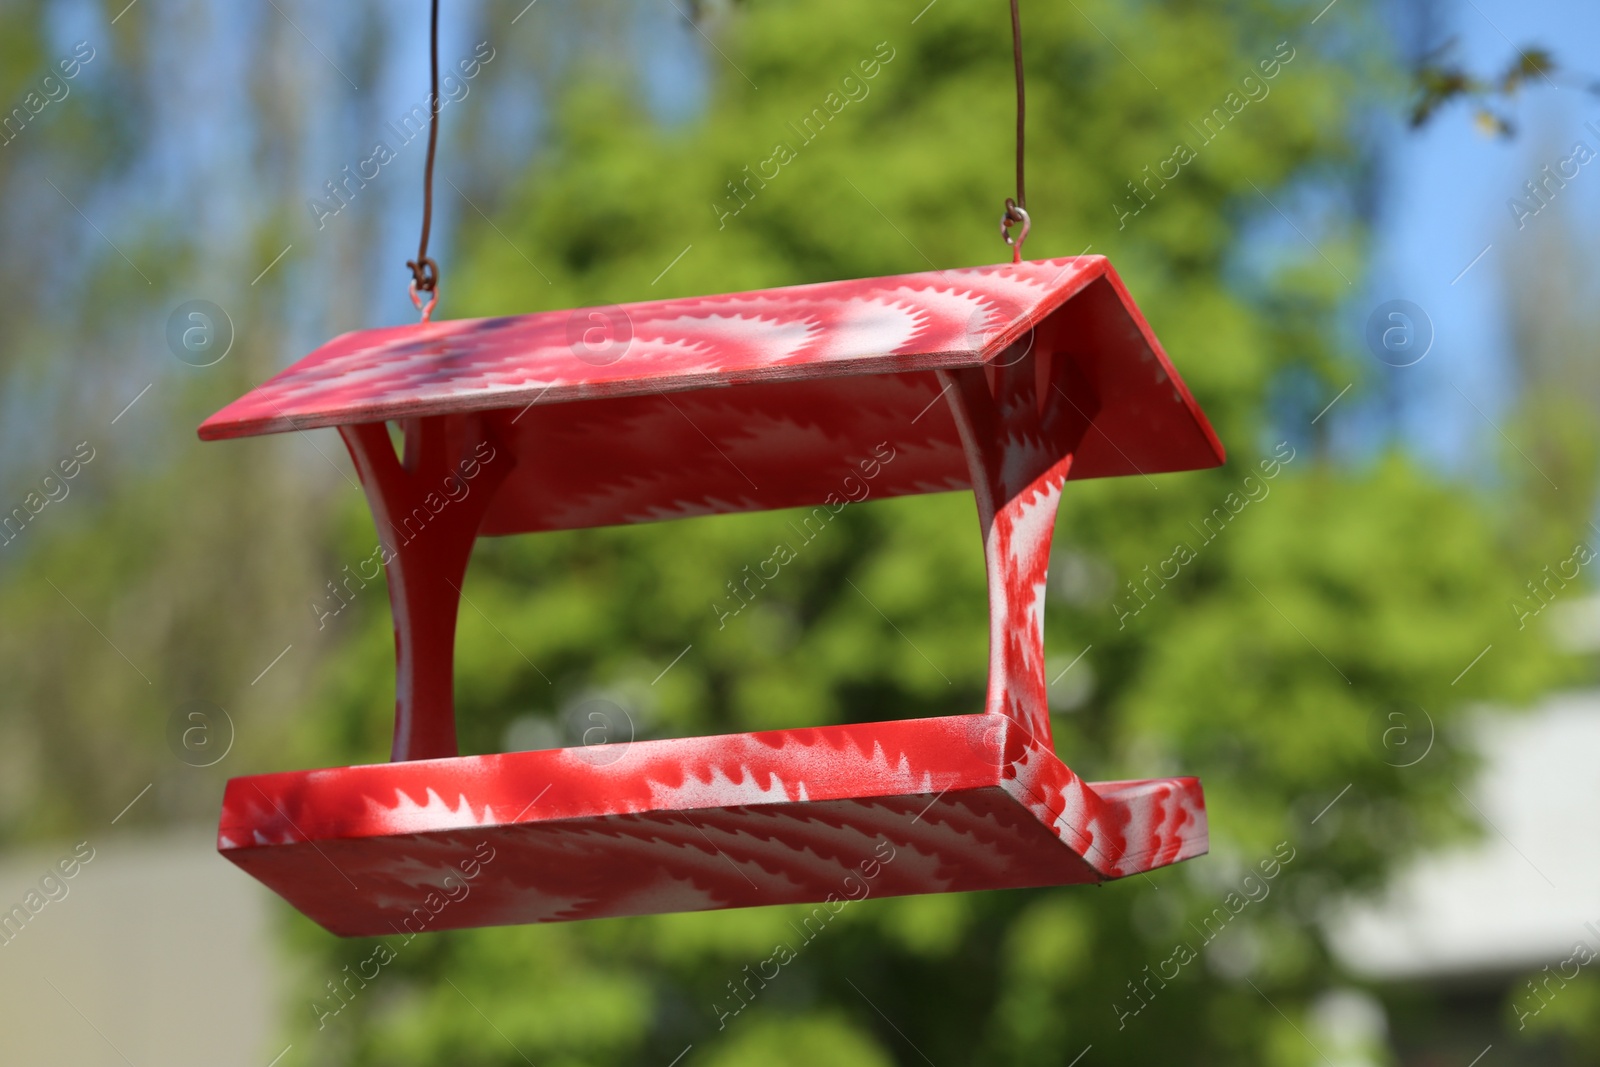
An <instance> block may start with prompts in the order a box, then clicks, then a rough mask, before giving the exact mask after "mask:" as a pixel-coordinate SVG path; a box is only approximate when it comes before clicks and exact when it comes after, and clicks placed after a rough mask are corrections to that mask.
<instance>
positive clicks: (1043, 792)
mask: <svg viewBox="0 0 1600 1067" xmlns="http://www.w3.org/2000/svg"><path fill="white" fill-rule="evenodd" d="M217 844H218V849H219V851H221V852H222V854H223V855H225V856H226V857H227V858H228V859H230V860H232V861H233V862H234V863H236V864H238V865H239V866H240V867H242V868H243V869H244V870H245V871H247V872H249V873H250V874H251V875H253V876H254V877H256V878H257V879H259V880H260V881H262V882H263V883H265V884H266V885H267V886H268V887H270V888H271V889H272V890H274V891H275V892H277V893H278V894H279V895H280V896H282V897H284V898H285V899H286V900H288V901H289V902H290V903H291V904H293V905H294V906H295V907H296V908H298V909H299V910H300V911H302V912H303V913H305V914H306V915H307V916H309V917H310V918H312V919H313V920H315V921H316V922H318V923H320V924H321V925H322V926H324V927H326V928H327V929H328V930H330V931H332V932H333V933H336V934H341V935H344V936H352V937H353V936H376V935H386V934H392V933H401V934H405V933H419V932H422V931H424V930H444V929H455V928H461V927H474V926H497V925H506V924H514V923H535V922H563V921H568V920H575V919H591V918H601V917H606V916H619V915H644V914H652V913H657V912H671V911H702V910H709V909H716V908H737V907H749V906H752V905H763V904H791V903H812V902H816V903H820V904H823V905H825V906H828V907H830V909H831V910H837V908H838V907H840V906H842V905H840V904H838V903H837V902H839V901H847V900H854V899H861V898H863V897H866V896H898V895H903V894H909V893H932V892H960V891H967V890H978V889H1009V888H1020V887H1027V886H1048V885H1067V884H1073V883H1082V882H1101V881H1107V880H1110V879H1113V878H1120V877H1124V876H1127V875H1130V874H1137V873H1141V872H1144V871H1148V870H1152V869H1154V868H1156V867H1162V866H1166V865H1168V864H1171V863H1176V862H1177V861H1179V860H1185V859H1189V858H1190V857H1192V856H1197V855H1200V854H1202V853H1204V852H1205V851H1206V847H1207V835H1206V814H1205V799H1204V796H1203V794H1202V792H1201V788H1200V783H1199V781H1198V780H1197V779H1194V778H1164V779H1155V780H1150V781H1125V782H1100V783H1093V784H1090V783H1085V782H1083V781H1082V780H1081V779H1079V778H1077V777H1076V776H1075V775H1074V774H1073V773H1072V772H1071V771H1070V770H1068V769H1067V767H1066V766H1065V765H1064V764H1063V763H1062V762H1061V761H1060V760H1059V759H1058V758H1056V756H1055V755H1054V753H1052V752H1050V751H1048V750H1045V749H1042V748H1039V747H1038V746H1033V745H1029V744H1028V743H1027V742H1026V740H1025V739H1019V738H1018V737H1017V734H1016V729H1015V727H1013V726H1010V725H1009V723H1008V722H1007V720H1004V719H1003V718H1001V717H999V716H993V715H961V716H952V717H947V718H937V719H915V720H903V721H895V722H882V723H868V724H859V725H850V726H830V727H821V728H816V729H799V730H775V731H769V732H763V733H747V734H727V735H722V736H718V737H701V738H683V739H673V740H657V741H637V742H632V743H626V744H617V743H612V744H607V745H596V746H591V747H587V748H577V749H554V750H546V751H536V752H513V753H506V754H502V755H486V756H461V757H456V758H451V759H432V760H413V761H407V762H398V763H385V764H377V765H373V766H362V767H343V768H337V769H334V770H322V771H303V772H295V773H288V774H266V775H258V776H254V777H248V778H235V779H233V780H232V781H230V782H229V783H228V788H227V793H226V796H225V797H224V800H223V811H222V821H221V827H220V829H219V832H218V842H217Z"/></svg>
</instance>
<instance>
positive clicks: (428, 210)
mask: <svg viewBox="0 0 1600 1067" xmlns="http://www.w3.org/2000/svg"><path fill="white" fill-rule="evenodd" d="M1014 3H1015V0H1013V4H1014ZM428 56H429V63H430V65H431V67H432V71H433V95H432V97H431V98H430V101H429V109H428V161H427V163H426V164H425V165H424V167H423V172H422V240H421V241H420V242H419V243H418V245H417V258H416V259H408V260H406V266H407V267H410V268H411V303H413V304H414V305H416V308H417V310H418V311H421V312H422V321H423V322H427V321H428V317H429V316H430V315H432V314H433V306H434V305H435V304H437V303H438V302H439V264H437V263H435V262H434V261H433V260H432V259H431V258H429V256H428V231H429V230H430V229H432V227H433V156H434V152H435V150H436V149H437V147H438V144H439V0H433V17H432V19H431V22H430V25H429V29H428ZM423 293H427V294H428V302H427V304H426V306H424V304H423V302H422V294H423Z"/></svg>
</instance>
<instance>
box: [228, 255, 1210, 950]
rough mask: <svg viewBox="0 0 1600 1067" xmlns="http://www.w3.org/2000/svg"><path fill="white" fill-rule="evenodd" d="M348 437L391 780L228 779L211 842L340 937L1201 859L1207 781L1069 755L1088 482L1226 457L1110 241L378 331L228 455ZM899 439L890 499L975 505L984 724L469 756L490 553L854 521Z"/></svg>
mask: <svg viewBox="0 0 1600 1067" xmlns="http://www.w3.org/2000/svg"><path fill="white" fill-rule="evenodd" d="M389 421H393V422H397V423H399V425H400V426H401V427H402V428H403V430H404V440H405V445H404V456H403V458H402V457H400V456H397V454H396V450H395V448H394V446H393V445H392V444H391V438H390V436H389V431H388V429H387V428H386V426H385V423H386V422H389ZM323 426H337V427H338V428H339V432H340V433H341V434H342V435H343V437H344V440H345V443H346V445H347V446H348V447H349V449H350V454H351V456H352V457H353V458H354V460H355V466H356V469H357V470H358V471H359V473H360V476H361V480H362V482H363V484H364V485H365V487H366V493H367V499H368V502H369V503H370V504H371V507H372V512H373V517H374V519H375V520H376V523H377V528H378V531H379V535H380V537H381V538H382V539H383V543H384V545H385V546H386V548H385V551H384V553H383V555H384V558H385V560H386V569H387V573H388V584H389V595H390V603H391V606H392V608H393V612H394V627H395V646H396V660H397V671H398V679H397V683H396V694H397V697H396V702H395V733H394V751H393V762H390V763H385V764H377V765H373V766H362V767H342V768H336V769H333V770H323V771H302V772H291V773H285V774H268V775H258V776H254V777H248V778H235V779H233V780H232V781H231V782H229V783H228V787H227V793H226V796H225V798H224V800H223V808H222V822H221V828H220V830H219V833H218V842H217V843H218V848H219V849H220V851H221V852H222V853H223V855H225V856H227V857H228V858H229V859H230V860H232V861H233V862H234V863H236V864H238V865H239V866H240V867H242V868H244V869H245V870H246V871H248V872H249V873H250V874H252V875H254V876H255V877H256V878H259V879H260V880H261V881H262V882H264V883H266V884H267V885H268V886H270V887H271V888H272V889H273V890H275V891H276V892H277V893H279V894H280V895H282V896H283V897H284V898H286V899H287V900H288V901H289V902H290V903H292V904H293V905H294V906H295V907H297V908H299V909H300V910H301V911H302V912H304V913H305V914H306V915H308V916H310V917H311V918H312V919H314V920H316V921H317V922H318V923H321V924H322V925H323V926H325V927H327V928H328V929H329V930H331V931H333V932H334V933H337V934H344V935H376V934H386V933H390V932H393V931H395V930H398V929H400V928H401V927H402V926H404V927H406V928H407V929H412V930H415V929H416V928H417V926H416V923H417V922H418V921H419V919H418V917H421V918H420V921H421V922H422V923H423V925H424V926H425V927H426V928H429V929H444V928H454V927H469V926H486V925H496V924H505V923H528V922H558V921H564V920H572V919H589V918H597V917H601V916H615V915H638V914H648V913H655V912H669V911H692V910H703V909H712V908H732V907H745V906H750V905H758V904H785V903H795V902H813V901H824V900H832V899H836V898H838V897H839V896H841V895H845V893H846V890H845V889H844V888H843V887H844V886H845V885H846V884H847V879H849V878H850V877H851V876H852V875H853V874H855V873H856V872H858V871H862V870H866V869H867V867H868V865H871V869H872V870H873V872H874V873H873V875H872V880H873V886H872V891H873V893H874V894H875V895H879V896H890V895H898V894H906V893H931V892H948V891H964V890H974V889H1000V888H1011V887H1020V886H1045V885H1063V884H1069V883H1078V882H1100V881H1105V880H1108V879H1112V878H1120V877H1124V876H1126V875H1130V874H1135V873H1139V872H1142V871H1148V870H1151V869H1153V868H1155V867H1161V866H1164V865H1166V864H1170V863H1175V862H1177V861H1179V860H1183V859H1188V858H1189V857H1191V856H1196V855H1199V854H1201V853H1203V852H1205V851H1206V847H1207V838H1206V814H1205V801H1204V797H1203V795H1202V793H1201V789H1200V783H1199V782H1198V781H1197V780H1196V779H1194V778H1162V779H1152V780H1148V781H1122V782H1094V783H1091V782H1085V781H1083V780H1082V779H1080V778H1079V777H1078V776H1077V775H1075V774H1073V773H1072V771H1071V770H1069V769H1068V768H1067V766H1066V764H1064V763H1062V762H1061V760H1060V759H1058V758H1057V757H1056V755H1055V752H1054V750H1053V748H1052V745H1051V740H1050V715H1049V710H1048V707H1047V705H1046V699H1045V696H1046V681H1045V676H1044V654H1043V622H1044V601H1045V569H1046V564H1047V561H1048V558H1049V549H1050V535H1051V531H1052V529H1053V527H1054V524H1055V515H1056V505H1057V501H1058V498H1059V494H1060V492H1061V485H1062V483H1063V482H1064V481H1066V480H1068V479H1069V478H1098V477H1108V476H1112V475H1128V474H1153V473H1156V472H1162V471H1178V470H1193V469H1198V468H1202V467H1211V466H1215V465H1216V464H1219V463H1221V462H1222V458H1223V453H1222V447H1221V445H1220V444H1219V443H1218V441H1217V438H1216V435H1215V434H1214V433H1213V432H1212V430H1211V427H1210V426H1209V425H1208V424H1207V422H1206V419H1205V416H1204V415H1202V414H1201V412H1200V410H1199V408H1198V407H1197V406H1196V404H1195V402H1194V400H1193V398H1192V397H1191V396H1190V395H1189V392H1188V390H1187V389H1186V388H1185V387H1184V384H1183V382H1182V381H1180V380H1179V378H1178V375H1177V373H1176V372H1175V371H1174V370H1173V368H1172V365H1171V364H1170V363H1169V362H1168V361H1167V357H1166V355H1165V354H1164V353H1163V352H1162V350H1161V346H1160V345H1159V344H1158V343H1157V341H1156V339H1155V336H1154V335H1153V334H1152V333H1151V332H1150V329H1149V327H1148V326H1147V325H1146V323H1145V321H1144V318H1143V317H1142V316H1141V315H1140V313H1139V311H1138V309H1137V308H1136V307H1135V306H1134V304H1133V301H1132V300H1131V299H1130V298H1129V297H1128V294H1127V292H1126V291H1125V290H1124V289H1123V286H1122V283H1121V281H1120V280H1119V279H1118V278H1117V275H1116V273H1115V272H1114V271H1112V269H1111V267H1110V266H1109V264H1108V263H1107V262H1106V261H1105V259H1104V258H1102V257H1099V256H1085V257H1077V258H1069V259H1058V260H1049V261H1041V262H1024V263H1020V264H1006V265H1004V266H990V267H978V268H973V269H970V270H949V271H938V272H930V273H924V274H907V275H902V276H899V277H891V278H868V279H862V280H860V281H844V282H829V283H824V284H821V285H802V286H796V287H793V288H784V289H771V290H764V291H761V292H751V293H735V294H731V295H728V296H713V297H697V298H692V299H686V300H664V301H656V302H652V303H641V304H626V305H621V306H617V307H612V308H602V309H581V310H579V311H574V312H570V313H569V312H545V313H542V314H537V315H522V316H515V317H509V318H497V319H475V320H461V321H446V322H435V323H424V324H421V325H412V326H398V327H391V328H386V329H377V330H364V331H361V332H358V333H352V334H347V335H345V336H343V337H340V338H338V339H337V340H334V341H332V342H330V343H328V344H327V345H324V346H323V347H322V348H321V349H319V350H318V351H316V352H314V353H312V354H311V355H310V356H308V357H306V358H305V359H303V360H301V361H300V362H299V363H297V364H295V365H294V366H293V367H290V368H289V369H288V370H286V371H284V372H283V373H282V374H279V375H278V376H277V377H275V378H273V379H272V380H270V381H268V382H267V383H265V384H264V385H262V386H261V387H259V388H257V389H255V390H253V391H252V392H250V393H249V394H248V395H246V396H244V397H243V398H241V399H239V400H237V401H235V402H234V403H232V404H230V405H228V406H227V407H226V408H224V409H223V410H222V411H220V412H218V413H217V414H216V415H213V416H212V417H211V418H210V419H208V420H206V422H205V423H204V425H202V426H201V427H200V436H201V437H202V438H204V439H207V440H215V439H219V438H229V437H243V436H248V435H251V434H262V433H276V432H281V431H285V430H306V429H311V428H314V427H323ZM885 441H887V442H888V443H889V445H890V446H891V447H892V448H893V450H894V451H893V455H894V459H893V462H891V463H885V464H882V465H881V467H880V468H878V473H877V475H876V477H875V479H874V482H873V486H874V490H875V492H876V493H878V494H880V495H886V496H887V495H897V494H907V493H930V492H942V491H946V490H954V489H968V488H970V489H971V490H972V491H973V493H974V495H975V496H976V497H977V504H978V515H979V518H980V521H981V524H982V533H983V548H984V554H985V557H986V559H987V567H988V580H989V619H990V622H989V682H988V695H987V697H986V698H985V703H984V708H983V710H982V712H981V713H978V714H971V715H957V716H951V717H943V718H929V719H912V720H903V721H894V722H879V723H865V724H855V725H847V726H824V727H817V728H811V729H794V730H772V731H764V732H760V733H743V734H727V735H724V736H720V737H697V738H681V739H674V740H654V741H636V742H634V743H633V744H632V745H631V746H629V747H628V748H627V749H626V751H624V752H622V753H621V755H620V757H618V756H617V753H616V751H615V750H612V751H609V752H608V750H607V749H606V748H604V747H599V748H578V749H559V750H548V751H536V752H510V753H504V754H500V755H485V756H459V755H457V754H456V733H455V713H454V709H453V705H452V694H451V684H452V663H451V660H452V656H453V651H454V649H453V646H454V641H455V624H456V611H457V606H458V600H459V597H460V584H461V581H462V577H463V575H464V574H465V571H466V567H467V560H468V557H469V555H470V553H471V550H472V545H473V542H474V540H475V539H476V538H477V537H478V536H479V535H480V534H485V535H491V536H492V535H500V534H513V533H528V532H536V531H540V530H561V529H577V528H584V527H592V526H607V525H613V524H617V523H635V522H655V521H660V520H664V519H675V518H684V517H688V516H694V515H709V514H715V513H721V512H735V511H757V510H762V509H768V508H793V507H807V506H820V507H828V506H831V505H832V504H834V503H836V502H837V501H838V500H839V499H840V485H841V482H842V481H843V479H844V477H845V476H846V475H849V474H852V473H855V472H857V471H858V470H860V469H862V464H871V463H872V462H873V461H874V459H875V458H876V459H881V458H882V453H875V451H874V450H875V447H876V446H879V445H880V444H881V443H882V442H885ZM447 484H454V485H457V486H459V485H467V486H469V487H470V491H469V492H467V493H465V494H464V495H462V494H453V496H455V498H454V499H445V496H446V494H445V488H444V487H445V486H446V485H447ZM885 842H887V843H888V844H889V845H890V846H892V847H891V848H890V850H889V852H888V855H890V856H892V857H893V858H892V860H890V861H887V862H885V852H884V843H885Z"/></svg>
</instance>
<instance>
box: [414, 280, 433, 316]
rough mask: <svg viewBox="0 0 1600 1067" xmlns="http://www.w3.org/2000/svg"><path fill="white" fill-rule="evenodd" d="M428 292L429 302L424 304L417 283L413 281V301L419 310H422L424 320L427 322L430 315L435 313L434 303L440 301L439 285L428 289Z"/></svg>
mask: <svg viewBox="0 0 1600 1067" xmlns="http://www.w3.org/2000/svg"><path fill="white" fill-rule="evenodd" d="M426 292H427V294H428V302H427V304H423V302H422V297H421V296H419V295H417V283H416V282H414V281H413V282H412V283H411V303H412V304H413V305H415V306H416V309H417V310H418V311H420V312H422V321H423V322H427V321H428V319H429V317H430V316H432V315H433V305H435V304H437V303H438V302H439V290H438V288H437V287H435V288H432V289H428V290H426Z"/></svg>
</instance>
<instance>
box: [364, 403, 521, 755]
mask: <svg viewBox="0 0 1600 1067" xmlns="http://www.w3.org/2000/svg"><path fill="white" fill-rule="evenodd" d="M403 426H404V430H405V457H404V459H403V460H402V459H401V458H400V457H398V456H396V455H395V450H394V445H393V444H392V442H391V441H390V438H389V431H388V428H387V426H386V425H385V424H384V423H381V422H368V423H360V424H357V425H352V426H341V427H339V433H340V435H341V436H342V437H343V438H344V443H345V446H346V447H347V448H348V449H349V450H350V458H351V459H352V460H354V461H355V465H356V471H357V472H358V473H359V474H360V476H361V484H362V487H363V488H364V489H365V490H366V494H367V503H368V505H369V506H370V507H371V509H372V518H373V522H374V523H375V524H376V526H377V529H378V541H379V544H380V546H381V549H380V551H381V552H382V559H383V566H384V571H385V574H386V577H387V579H388V584H389V609H390V612H391V613H392V615H393V617H394V650H395V709H394V710H395V716H394V746H393V749H392V750H391V754H390V758H391V759H392V760H395V761H401V760H417V759H439V758H444V757H451V756H455V755H457V747H456V720H455V694H454V689H453V679H454V659H455V636H456V616H457V613H458V609H459V606H460V600H461V582H462V579H463V578H464V577H465V575H466V571H467V561H468V559H469V558H470V557H471V555H472V545H473V543H474V542H475V541H476V540H477V536H478V526H479V524H480V523H481V522H482V519H483V515H484V512H485V511H487V510H488V507H489V503H490V501H492V500H493V498H494V493H495V490H496V489H497V488H498V487H499V485H500V483H501V482H502V481H504V479H505V477H506V475H507V474H509V473H510V471H511V468H512V466H514V465H515V462H516V461H515V458H514V457H513V456H512V454H511V453H510V451H509V450H508V449H506V448H503V447H499V446H497V445H496V444H495V442H494V441H492V440H491V438H490V436H489V434H488V433H487V431H486V428H485V426H484V421H483V420H482V419H481V418H480V417H478V416H476V415H434V416H429V417H426V418H420V419H410V420H407V421H406V422H405V423H404V424H403Z"/></svg>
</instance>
